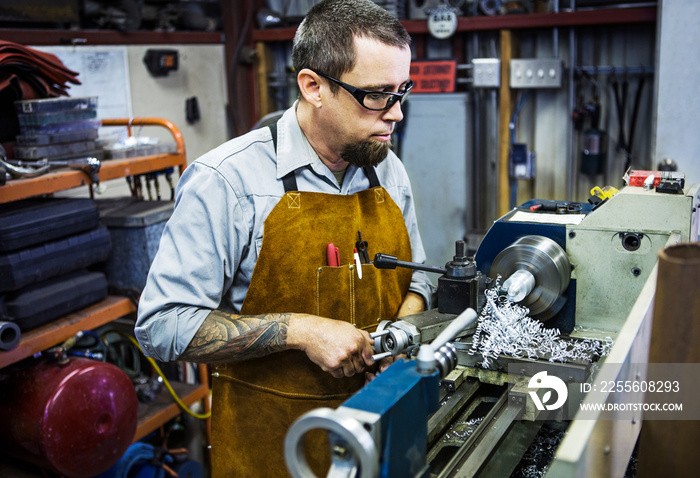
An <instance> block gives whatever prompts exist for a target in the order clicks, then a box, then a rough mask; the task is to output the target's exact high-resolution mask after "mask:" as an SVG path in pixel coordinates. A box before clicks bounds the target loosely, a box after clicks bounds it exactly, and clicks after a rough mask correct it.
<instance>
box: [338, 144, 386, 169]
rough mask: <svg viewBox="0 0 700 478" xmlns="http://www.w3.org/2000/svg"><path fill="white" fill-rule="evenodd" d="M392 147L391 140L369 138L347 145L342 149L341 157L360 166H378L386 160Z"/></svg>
mask: <svg viewBox="0 0 700 478" xmlns="http://www.w3.org/2000/svg"><path fill="white" fill-rule="evenodd" d="M390 148H391V142H389V141H376V140H367V141H362V142H361V143H352V144H348V145H346V146H345V148H343V151H341V153H340V157H341V158H343V160H345V161H347V162H348V163H350V164H353V165H355V166H357V167H358V168H364V167H365V166H376V165H378V164H379V163H381V162H382V161H384V159H385V158H386V155H387V154H389V149H390Z"/></svg>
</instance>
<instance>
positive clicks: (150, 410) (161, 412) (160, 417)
mask: <svg viewBox="0 0 700 478" xmlns="http://www.w3.org/2000/svg"><path fill="white" fill-rule="evenodd" d="M170 385H171V386H172V387H173V390H175V393H176V394H177V396H178V397H180V400H182V402H183V403H184V404H185V405H187V406H190V405H192V404H193V403H195V402H198V401H199V400H208V396H209V387H208V386H207V384H200V385H187V384H184V383H180V382H170ZM180 413H182V410H181V409H180V407H179V406H178V404H177V403H175V400H174V399H173V397H172V396H171V395H170V392H168V390H166V389H165V388H163V389H162V390H161V391H160V393H159V394H158V396H157V397H156V399H155V400H154V401H153V402H151V403H146V404H139V424H138V426H137V427H136V434H135V435H134V441H138V440H140V439H142V438H143V437H145V436H146V435H148V434H149V433H151V432H152V431H153V430H155V429H157V428H158V427H160V426H162V425H163V424H165V423H166V422H168V421H169V420H172V419H173V418H175V417H176V416H178V415H179V414H180Z"/></svg>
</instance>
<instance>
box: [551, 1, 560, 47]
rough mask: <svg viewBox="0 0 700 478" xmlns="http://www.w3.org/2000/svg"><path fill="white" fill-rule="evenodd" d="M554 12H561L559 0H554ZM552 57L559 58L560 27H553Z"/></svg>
mask: <svg viewBox="0 0 700 478" xmlns="http://www.w3.org/2000/svg"><path fill="white" fill-rule="evenodd" d="M553 10H554V13H559V0H554V7H553ZM552 57H553V58H559V27H554V28H552Z"/></svg>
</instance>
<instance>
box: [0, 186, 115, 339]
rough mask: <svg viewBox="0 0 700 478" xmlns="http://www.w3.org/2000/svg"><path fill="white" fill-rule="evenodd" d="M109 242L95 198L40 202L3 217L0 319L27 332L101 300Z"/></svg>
mask: <svg viewBox="0 0 700 478" xmlns="http://www.w3.org/2000/svg"><path fill="white" fill-rule="evenodd" d="M110 252H111V241H110V237H109V232H108V230H107V228H106V227H104V226H101V225H100V224H99V215H98V210H97V204H96V203H95V202H94V201H93V200H92V199H82V198H81V199H70V198H60V199H59V198H36V199H25V200H23V201H17V202H13V203H10V204H9V205H5V206H3V210H2V212H0V320H3V321H12V322H14V323H15V324H17V325H18V326H19V329H20V330H21V331H22V332H24V331H26V330H31V329H33V328H35V327H38V326H40V325H42V324H45V323H47V322H50V321H53V320H55V319H57V318H59V317H62V316H64V315H66V314H69V313H71V312H73V311H75V310H78V309H80V308H82V307H85V306H87V305H89V304H92V303H94V302H97V301H100V300H102V299H104V298H105V297H106V296H107V279H106V278H105V275H104V274H103V273H102V272H96V271H95V272H90V271H88V269H87V268H88V267H91V266H94V265H97V264H98V263H101V262H104V261H105V260H106V259H107V258H108V257H109V255H110Z"/></svg>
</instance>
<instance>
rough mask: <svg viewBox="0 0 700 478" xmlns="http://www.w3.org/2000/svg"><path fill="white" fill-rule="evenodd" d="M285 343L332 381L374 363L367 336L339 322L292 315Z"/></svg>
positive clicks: (350, 325) (312, 316) (358, 371)
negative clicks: (305, 357) (302, 353)
mask: <svg viewBox="0 0 700 478" xmlns="http://www.w3.org/2000/svg"><path fill="white" fill-rule="evenodd" d="M288 344H289V345H290V347H292V348H297V349H300V350H303V351H304V352H306V355H307V356H308V357H309V359H310V360H311V361H312V362H314V363H315V364H316V365H318V366H319V367H321V369H322V370H323V371H324V372H328V373H330V374H331V375H332V376H333V377H335V378H341V377H351V376H353V375H355V374H356V373H360V372H362V371H363V370H364V369H365V367H366V366H368V365H372V364H373V363H374V361H373V360H372V354H373V353H374V352H373V351H372V341H371V339H370V338H369V334H368V333H367V332H365V331H364V330H359V329H357V328H355V327H354V326H353V325H352V324H349V323H347V322H342V321H339V320H333V319H327V318H323V317H317V316H314V315H298V314H293V315H292V318H291V320H290V322H289V331H288Z"/></svg>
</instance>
